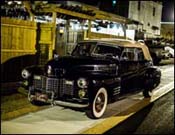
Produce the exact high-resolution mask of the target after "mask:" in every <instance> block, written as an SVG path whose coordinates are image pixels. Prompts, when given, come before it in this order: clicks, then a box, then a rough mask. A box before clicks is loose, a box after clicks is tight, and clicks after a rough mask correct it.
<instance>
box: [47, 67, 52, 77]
mask: <svg viewBox="0 0 175 135" xmlns="http://www.w3.org/2000/svg"><path fill="white" fill-rule="evenodd" d="M51 73H52V67H51V66H48V68H47V74H48V75H50V74H51Z"/></svg>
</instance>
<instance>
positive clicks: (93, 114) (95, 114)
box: [86, 88, 108, 119]
mask: <svg viewBox="0 0 175 135" xmlns="http://www.w3.org/2000/svg"><path fill="white" fill-rule="evenodd" d="M107 101H108V94H107V90H106V89H105V88H100V89H99V90H98V91H97V93H96V95H95V98H94V100H93V101H92V103H90V106H89V107H90V108H89V110H87V112H86V114H87V116H89V117H90V118H95V119H98V118H100V117H102V116H103V114H104V112H105V110H106V107H107Z"/></svg>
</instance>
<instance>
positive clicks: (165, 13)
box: [76, 0, 174, 22]
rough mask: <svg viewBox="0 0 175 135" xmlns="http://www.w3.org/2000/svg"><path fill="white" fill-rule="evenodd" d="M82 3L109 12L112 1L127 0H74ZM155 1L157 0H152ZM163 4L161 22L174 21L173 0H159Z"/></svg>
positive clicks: (123, 0) (124, 0)
mask: <svg viewBox="0 0 175 135" xmlns="http://www.w3.org/2000/svg"><path fill="white" fill-rule="evenodd" d="M76 1H79V2H82V3H86V4H89V5H93V6H98V7H100V9H101V10H103V9H106V8H107V9H108V11H110V10H111V11H110V12H111V13H112V12H113V8H112V2H113V1H116V5H117V2H120V1H122V2H126V1H127V0H87V1H86V0H76ZM154 1H157V0H154ZM159 1H160V2H162V4H163V9H162V22H174V0H159Z"/></svg>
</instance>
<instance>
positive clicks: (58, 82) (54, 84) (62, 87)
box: [33, 76, 74, 97]
mask: <svg viewBox="0 0 175 135" xmlns="http://www.w3.org/2000/svg"><path fill="white" fill-rule="evenodd" d="M33 85H34V89H39V90H41V91H45V92H52V91H53V92H55V93H58V95H59V96H60V97H62V96H63V95H73V89H74V85H70V84H66V80H65V79H57V78H49V77H45V76H40V79H36V78H35V77H34V80H33Z"/></svg>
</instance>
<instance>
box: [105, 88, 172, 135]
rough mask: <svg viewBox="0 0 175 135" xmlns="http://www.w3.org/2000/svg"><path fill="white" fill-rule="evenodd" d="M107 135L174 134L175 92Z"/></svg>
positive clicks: (152, 104) (141, 111)
mask: <svg viewBox="0 0 175 135" xmlns="http://www.w3.org/2000/svg"><path fill="white" fill-rule="evenodd" d="M105 134H174V90H173V91H171V92H169V93H168V94H166V95H164V96H163V97H161V98H160V99H158V100H157V101H156V102H154V103H151V104H150V105H149V106H147V107H145V108H144V109H142V110H140V111H139V112H137V113H136V114H134V115H133V116H132V117H130V118H128V119H127V120H125V121H123V122H122V123H120V124H119V125H117V126H116V127H114V128H112V129H111V130H109V131H108V132H106V133H105Z"/></svg>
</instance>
